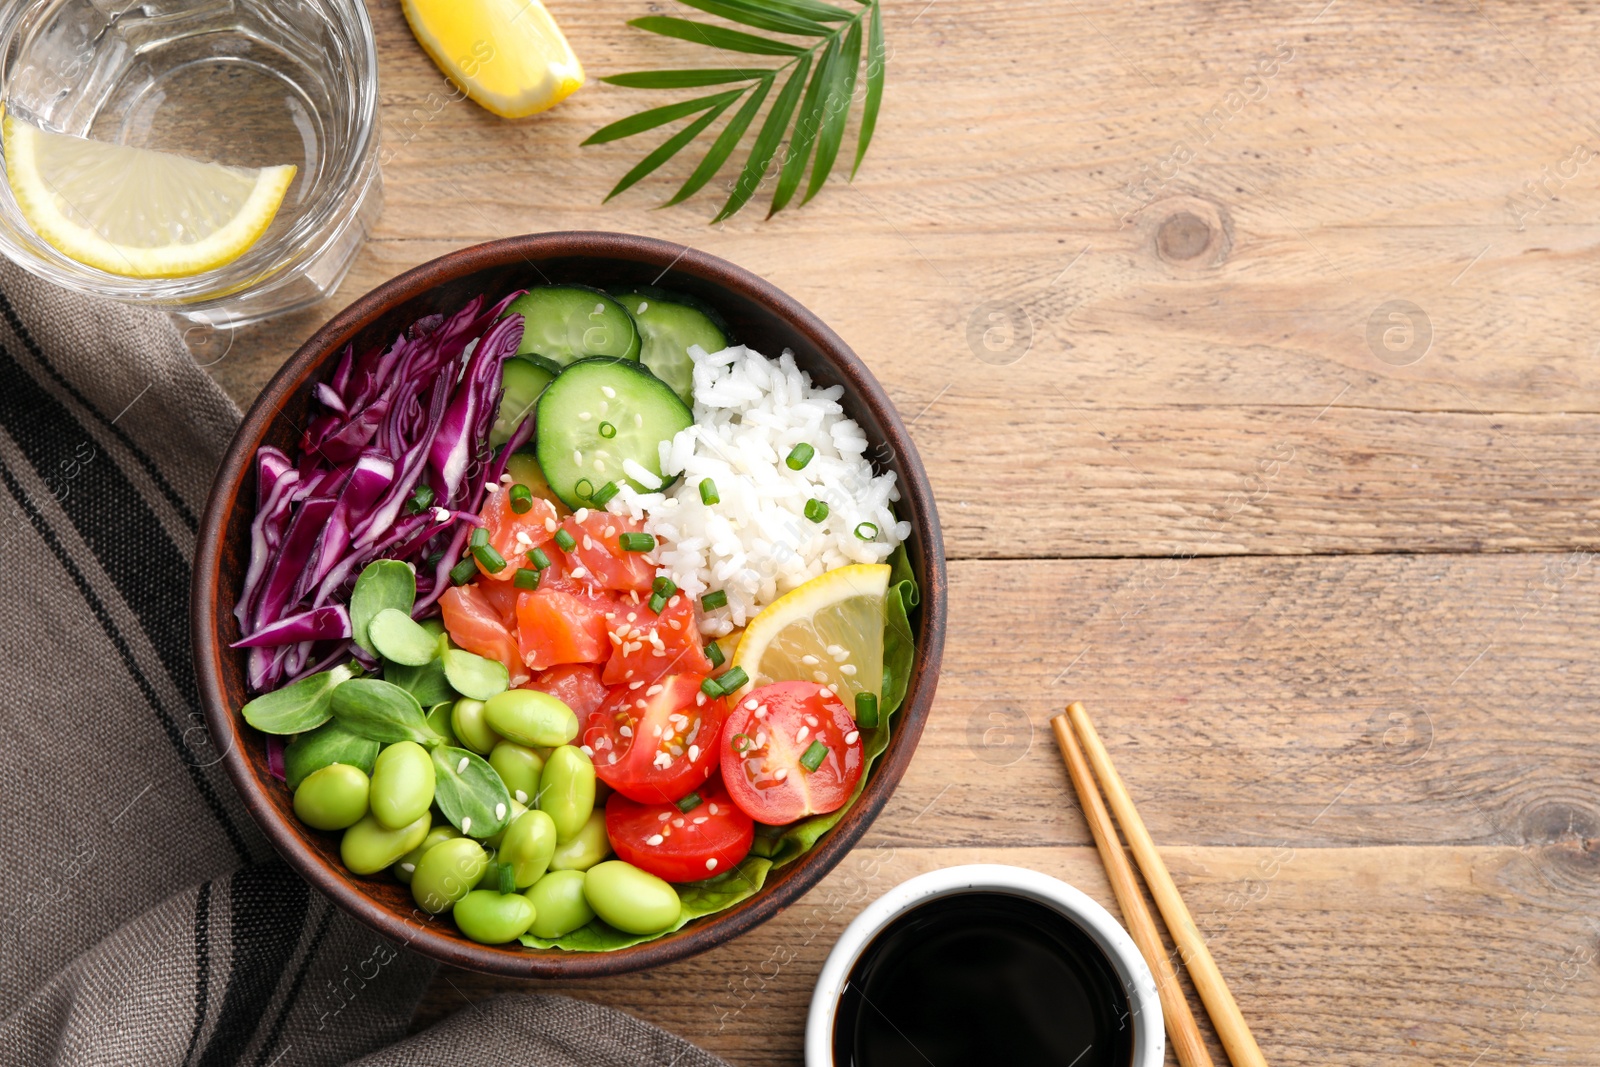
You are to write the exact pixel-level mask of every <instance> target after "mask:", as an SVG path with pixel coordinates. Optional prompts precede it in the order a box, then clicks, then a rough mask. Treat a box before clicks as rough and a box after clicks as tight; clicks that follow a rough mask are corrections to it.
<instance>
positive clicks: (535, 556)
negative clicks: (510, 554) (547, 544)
mask: <svg viewBox="0 0 1600 1067" xmlns="http://www.w3.org/2000/svg"><path fill="white" fill-rule="evenodd" d="M528 562H529V563H531V564H533V565H534V566H535V567H538V568H539V569H540V570H544V569H545V568H546V567H548V566H550V557H549V556H547V555H545V553H544V549H542V548H535V549H533V550H532V551H530V552H529V553H528Z"/></svg>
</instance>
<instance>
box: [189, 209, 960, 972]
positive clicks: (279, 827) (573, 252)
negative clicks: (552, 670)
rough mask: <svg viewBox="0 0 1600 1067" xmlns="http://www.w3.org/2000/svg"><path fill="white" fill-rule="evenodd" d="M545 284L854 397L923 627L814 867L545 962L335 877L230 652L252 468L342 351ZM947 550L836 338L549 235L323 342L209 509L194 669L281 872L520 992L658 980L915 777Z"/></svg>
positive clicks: (768, 298)
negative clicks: (674, 315)
mask: <svg viewBox="0 0 1600 1067" xmlns="http://www.w3.org/2000/svg"><path fill="white" fill-rule="evenodd" d="M546 279H549V280H551V281H558V282H576V283H581V284H585V285H592V286H597V287H602V288H605V287H610V286H615V285H636V284H648V283H655V284H659V285H661V286H663V287H664V288H670V289H674V290H677V291H679V292H683V293H686V294H689V295H691V296H694V297H698V298H699V299H701V300H703V301H705V302H706V303H707V304H710V305H711V306H712V307H714V308H716V309H717V310H718V311H720V312H721V313H722V315H723V316H724V317H725V318H726V319H727V321H728V323H729V325H730V326H731V327H732V329H733V331H734V334H735V336H736V337H737V338H738V339H739V340H740V341H741V342H743V343H747V344H749V345H751V346H752V347H754V348H756V349H758V350H759V351H762V352H766V353H768V354H771V355H776V354H777V353H778V352H780V351H781V350H783V349H785V348H788V349H792V350H793V351H794V354H795V360H796V362H797V363H798V364H799V366H800V367H801V368H802V369H804V370H806V371H808V372H809V373H810V374H811V376H812V377H813V379H814V380H815V381H816V382H817V383H818V384H819V385H824V386H826V385H832V384H836V383H842V384H843V385H844V387H845V395H844V399H843V404H844V407H845V411H846V413H847V414H849V415H850V417H851V418H853V419H855V420H856V421H857V422H858V423H860V425H861V427H862V428H863V429H864V430H865V431H866V436H867V439H868V441H869V442H871V444H872V445H873V446H874V448H873V449H872V450H869V455H873V456H876V457H881V463H880V467H882V468H886V469H889V470H892V471H894V472H895V473H896V474H897V475H898V477H899V484H900V491H901V494H902V495H901V500H900V504H899V511H900V516H901V518H903V519H905V520H907V521H908V522H910V523H911V528H912V534H911V539H910V541H909V542H907V546H906V547H907V551H908V553H909V555H910V559H911V565H912V567H913V568H914V569H915V571H916V575H917V581H918V584H919V585H920V586H921V591H922V603H921V606H920V607H919V608H918V609H917V611H916V612H915V613H914V616H913V618H912V625H913V626H914V627H915V629H916V632H917V655H916V662H915V667H914V670H913V671H912V676H911V681H910V688H909V690H908V692H907V694H906V701H905V704H904V706H903V707H902V709H901V711H900V712H899V714H898V716H897V718H896V729H895V733H894V738H893V740H892V742H891V743H890V745H889V749H888V751H887V752H885V753H884V755H883V757H882V758H881V759H880V760H879V761H878V763H877V765H876V766H875V767H874V769H873V772H872V775H871V777H870V778H869V779H868V782H867V786H866V789H865V790H864V791H863V793H862V794H861V796H860V798H859V799H858V800H857V801H856V803H855V805H854V806H853V807H852V808H851V809H850V811H849V813H848V814H847V815H846V816H845V817H844V818H843V819H842V820H841V821H840V822H839V824H838V825H837V826H836V827H834V829H833V830H832V831H831V832H829V833H828V834H827V835H826V836H824V837H823V838H822V840H821V841H820V842H819V843H818V844H817V846H816V847H815V848H813V849H812V850H811V851H810V852H809V853H807V854H806V855H805V856H804V857H802V858H801V859H800V860H798V861H796V862H794V863H791V864H790V865H788V866H787V867H785V868H783V869H782V870H781V871H777V872H774V874H773V876H772V877H771V878H770V879H769V880H768V882H767V884H766V886H765V887H764V888H763V889H762V891H761V892H760V893H758V894H756V895H755V896H754V897H751V898H750V899H749V900H746V901H745V902H743V903H742V904H739V905H737V906H735V907H733V908H730V909H729V910H727V911H724V912H720V913H718V914H716V915H711V916H707V917H706V918H703V919H697V920H695V921H694V922H691V923H689V924H688V925H687V926H685V927H684V928H683V929H682V930H679V931H677V932H676V933H673V934H669V935H667V936H665V937H661V938H658V939H657V940H655V941H649V942H646V943H644V944H642V945H637V946H635V947H633V948H626V949H620V950H617V951H614V952H599V953H576V952H562V951H559V950H551V951H534V950H530V949H524V948H522V947H520V946H511V947H489V946H485V945H479V944H475V943H474V942H471V941H468V940H467V939H466V938H464V937H462V936H461V935H460V934H458V933H456V931H455V929H454V925H453V924H452V923H449V922H438V921H434V922H422V921H419V920H418V918H417V916H418V915H419V913H418V912H417V910H416V909H415V907H414V905H413V904H412V900H411V895H410V892H409V891H408V889H407V887H405V886H403V885H401V884H399V883H398V882H396V881H394V880H393V879H390V878H388V877H387V876H378V877H373V878H358V877H356V876H354V875H352V874H350V873H349V872H348V871H346V870H345V869H344V867H343V866H342V865H341V864H340V862H339V838H338V835H337V834H331V833H321V832H318V831H315V830H312V829H310V828H309V827H306V826H304V825H302V824H301V823H300V822H299V821H298V820H297V819H296V818H295V817H294V813H293V811H292V809H291V803H290V802H291V798H290V794H289V791H288V789H287V788H286V787H285V786H284V784H283V783H282V782H280V781H278V780H276V779H275V778H273V777H272V775H271V774H270V773H268V770H267V759H266V748H265V739H264V737H263V736H262V735H261V734H259V733H257V732H256V731H254V730H252V729H250V728H248V727H247V726H246V725H245V724H244V721H243V719H241V718H240V716H239V712H238V709H239V708H240V707H241V706H242V705H243V704H244V702H245V700H246V694H245V681H244V679H245V673H244V671H245V658H244V655H243V654H242V653H239V652H236V651H234V650H232V649H230V648H229V647H228V646H229V645H230V644H231V643H232V642H233V641H236V640H238V639H239V636H240V634H239V630H238V625H237V623H236V622H235V620H234V617H233V605H234V600H235V598H236V597H237V595H238V592H239V587H240V585H241V583H242V581H243V577H244V572H245V567H246V564H247V562H248V560H249V552H250V537H249V526H250V522H251V519H252V518H253V510H254V501H255V471H254V464H253V463H252V459H253V458H254V456H255V454H256V450H257V449H258V448H259V447H260V446H262V445H264V444H272V445H276V446H278V447H279V448H282V449H284V450H286V451H289V452H291V454H292V452H293V450H294V447H295V444H296V441H297V439H298V436H299V433H298V430H297V429H296V427H298V426H303V425H304V424H305V418H306V410H307V404H308V401H309V399H310V394H311V390H312V387H313V386H314V385H315V383H316V382H317V381H318V380H320V379H321V378H323V377H324V376H325V375H327V374H328V373H330V372H331V371H332V369H333V366H334V361H335V359H336V358H337V356H338V354H339V353H340V352H341V351H342V350H343V349H344V347H345V346H346V345H347V344H349V343H351V342H352V341H353V342H355V345H356V347H357V349H358V350H360V349H363V348H366V347H368V346H376V345H382V344H387V343H388V342H389V341H390V340H391V339H393V337H394V336H395V335H396V334H397V333H398V332H399V331H400V330H402V329H403V328H404V327H406V326H407V325H409V324H410V323H411V322H413V321H414V320H416V319H418V318H420V317H422V316H423V315H428V314H432V313H434V312H445V313H449V312H451V311H454V310H456V309H457V308H459V307H460V306H461V305H462V304H464V303H465V302H466V301H467V300H469V299H470V298H472V297H473V296H475V295H477V294H479V293H485V292H487V293H492V294H494V295H495V296H499V295H501V294H504V293H508V292H510V291H512V290H514V289H519V288H523V287H526V286H528V285H535V284H542V283H543V282H544V281H545V280H546ZM945 603H946V587H945V573H944V544H943V541H942V540H941V538H940V534H939V519H938V517H937V515H935V513H934V508H933V493H932V492H931V490H930V489H929V487H928V478H927V474H926V473H925V472H924V471H923V469H922V462H921V460H919V459H918V457H917V450H916V447H915V446H914V445H913V444H912V443H911V437H910V435H908V434H907V433H906V428H905V426H904V424H902V423H901V421H900V416H899V415H898V414H896V412H895V409H894V405H893V404H892V403H890V401H889V398H888V397H887V396H885V395H884V392H883V389H882V387H881V386H879V385H878V382H877V380H876V379H874V378H873V376H872V374H871V372H869V371H868V370H867V368H866V367H865V366H864V365H863V364H862V362H861V360H860V359H859V358H857V357H856V355H855V353H854V352H852V351H850V349H849V347H847V346H846V345H845V343H844V342H843V341H841V340H840V339H839V338H838V336H837V335H835V334H834V332H833V331H832V330H830V329H828V327H826V326H825V325H823V324H822V322H820V321H819V320H818V319H817V317H816V316H815V315H813V314H811V313H810V312H809V311H807V310H806V309H805V308H803V307H801V306H800V305H799V304H798V303H796V302H795V301H794V300H793V299H791V298H790V297H789V296H787V295H785V294H784V293H781V292H779V291H778V290H777V289H775V288H773V287H772V286H771V285H770V284H768V283H767V282H765V281H763V280H762V279H760V278H758V277H756V276H755V275H753V274H751V273H749V272H748V271H745V270H741V269H740V268H738V267H736V266H734V265H733V264H731V263H728V262H726V261H724V260H721V259H718V258H716V257H715V256H709V255H706V254H705V253H704V252H697V251H695V250H693V249H690V248H684V247H682V246H681V245H675V244H669V243H667V242H665V241H657V240H654V239H651V238H647V237H636V236H631V235H627V234H614V233H547V234H539V235H536V236H527V237H510V238H506V239H504V240H500V241H492V242H490V243H488V244H483V245H478V246H476V247H474V248H467V249H463V250H462V251H459V252H453V253H451V254H450V255H447V256H443V257H441V258H439V259H436V260H434V261H433V262H431V263H425V264H423V265H422V266H420V267H417V268H415V269H414V270H410V271H407V272H406V273H405V274H402V275H400V276H399V277H398V278H395V279H393V280H392V281H390V282H387V283H385V284H384V285H381V286H379V287H378V288H377V289H374V290H373V291H372V292H370V293H368V294H367V295H366V296H364V297H362V298H361V299H360V300H357V301H356V302H355V303H354V304H352V305H350V307H348V308H346V309H345V310H344V311H343V312H341V313H340V314H338V315H337V316H335V317H334V319H333V320H332V321H331V322H329V323H328V324H327V325H326V326H324V327H323V328H322V329H321V330H319V331H317V333H316V335H315V336H313V337H312V338H311V339H310V340H309V341H307V342H306V343H305V344H304V345H302V346H301V348H300V350H299V351H298V352H296V353H295V354H294V357H293V358H292V359H290V360H289V361H288V362H287V363H285V364H284V366H283V368H282V369H281V370H280V371H278V373H277V375H275V376H274V377H273V379H272V381H271V382H270V383H269V384H268V385H267V387H266V389H265V390H263V391H262V393H261V395H260V397H258V398H257V400H256V402H255V404H254V406H252V407H251V409H250V413H249V414H248V415H246V416H245V420H244V423H243V424H242V425H241V426H240V427H239V432H238V434H237V435H236V436H235V437H234V439H233V444H232V445H231V446H230V447H229V449H228V454H227V456H226V457H225V458H224V459H223V461H222V467H221V469H220V470H219V471H218V473H217V478H216V483H215V484H214V485H213V486H212V488H211V498H210V500H209V501H208V502H207V504H206V513H205V518H204V521H203V522H202V524H201V528H200V538H199V551H198V553H197V557H196V560H195V568H194V588H193V593H192V614H193V618H192V626H193V635H194V649H195V666H196V674H197V675H198V678H199V685H200V696H201V700H202V702H203V703H204V705H205V714H206V723H207V726H208V728H209V729H210V731H211V737H212V740H213V742H214V743H215V744H216V746H217V749H218V751H223V752H226V753H227V755H226V756H225V757H224V762H225V763H226V765H227V768H228V773H229V774H231V775H232V776H233V780H234V783H235V784H236V785H237V786H238V788H239V792H240V793H241V794H243V796H244V801H245V804H246V805H247V806H248V807H249V809H250V812H251V814H252V815H253V816H254V817H255V819H256V821H257V822H258V823H260V825H261V828H262V830H264V831H265V832H266V835H267V837H268V838H270V839H271V840H272V843H273V844H274V845H275V846H276V847H277V849H278V851H280V852H282V853H283V855H284V857H285V858H286V859H287V860H288V861H289V863H290V864H292V865H293V866H294V868H295V869H296V870H298V871H299V872H300V873H301V874H302V875H304V876H305V877H306V879H307V880H308V881H310V882H311V884H312V885H314V886H316V887H317V888H318V889H319V890H321V891H322V892H323V893H326V894H327V895H328V896H330V897H332V898H333V899H334V900H335V901H336V902H337V903H338V904H339V906H340V907H342V908H343V909H344V910H345V911H347V912H349V913H350V914H351V915H354V916H355V917H356V918H357V919H360V920H361V921H362V922H364V923H366V924H367V925H368V926H371V927H372V928H373V929H374V930H376V931H377V932H378V933H379V934H381V935H383V936H384V937H386V938H388V939H390V940H392V941H399V942H401V943H404V944H408V945H410V946H412V947H413V948H415V949H416V950H417V951H419V952H422V953H424V954H426V955H428V956H432V957H434V958H436V959H439V960H442V961H444V962H445V963H450V964H454V965H456V966H458V967H467V968H471V969H473V970H478V971H484V972H487V973H492V974H503V975H510V976H514V977H524V978H526V977H539V978H549V977H557V976H561V977H582V976H590V975H605V974H617V973H621V972H624V971H633V970H638V969H640V968H643V967H652V966H655V965H657V964H661V963H667V962H669V961H672V960H679V959H683V958H684V957H686V956H690V955H693V954H694V953H696V952H703V951H705V950H706V949H708V948H711V947H712V946H713V945H717V944H721V943H722V942H724V941H727V940H728V939H730V938H733V937H737V936H738V935H739V934H742V933H744V932H745V931H746V930H749V929H751V928H753V927H755V926H756V925H758V924H759V923H762V922H765V921H766V920H767V919H770V918H771V917H772V916H774V915H776V914H777V913H778V912H779V911H781V910H782V909H784V908H785V907H787V906H789V905H790V904H793V903H794V902H795V901H797V900H799V899H800V897H801V896H802V895H803V894H804V893H805V892H806V890H808V889H810V888H811V887H812V886H814V885H816V884H817V882H818V881H820V880H821V878H822V877H823V876H824V875H825V874H827V873H828V871H829V870H831V869H832V868H833V866H834V864H836V863H838V862H839V860H840V859H842V858H843V857H844V855H845V853H847V852H848V851H849V850H850V848H851V846H852V845H854V844H855V843H856V841H858V840H859V839H860V837H861V835H862V834H863V833H865V832H866V829H867V827H868V826H870V825H871V824H872V820H873V819H874V818H876V817H877V815H878V812H880V811H882V810H883V806H884V804H885V803H886V802H887V801H888V799H889V795H890V794H891V793H892V792H893V791H894V787H895V784H896V783H897V782H899V781H900V776H901V775H902V774H904V773H905V769H906V765H907V764H908V763H910V762H911V753H912V751H913V750H914V749H915V748H916V745H917V739H918V737H919V736H920V735H921V733H922V726H923V723H924V722H925V721H926V720H927V717H928V711H929V708H930V707H931V706H932V704H933V691H934V685H935V683H936V681H937V679H938V676H939V659H940V655H941V653H942V651H943V647H944V624H945Z"/></svg>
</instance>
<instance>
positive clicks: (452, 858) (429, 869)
mask: <svg viewBox="0 0 1600 1067" xmlns="http://www.w3.org/2000/svg"><path fill="white" fill-rule="evenodd" d="M488 869H489V856H488V853H486V852H484V851H483V846H482V845H480V844H478V843H477V842H476V841H474V840H473V839H472V838H470V837H454V838H451V839H450V840H449V841H442V842H440V843H439V844H437V845H435V846H433V847H432V848H430V849H429V850H428V851H426V852H424V853H423V854H422V858H421V859H420V860H418V861H417V869H416V870H415V871H412V872H411V898H412V899H413V900H415V901H416V902H417V906H418V907H420V908H422V910H423V911H426V912H430V913H432V914H434V915H438V914H439V913H440V912H445V911H449V910H450V908H451V906H452V905H454V904H455V903H456V901H458V900H460V899H461V898H462V897H464V896H466V895H467V894H468V893H470V892H472V890H473V888H474V887H475V886H477V884H478V882H479V881H481V880H482V878H483V875H484V872H485V871H487V870H488Z"/></svg>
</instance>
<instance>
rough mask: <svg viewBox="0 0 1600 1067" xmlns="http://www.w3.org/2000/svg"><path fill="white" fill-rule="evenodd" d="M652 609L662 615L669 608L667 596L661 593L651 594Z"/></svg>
mask: <svg viewBox="0 0 1600 1067" xmlns="http://www.w3.org/2000/svg"><path fill="white" fill-rule="evenodd" d="M650 610H651V611H653V612H655V613H656V614H657V615H660V614H661V613H662V612H663V611H666V610H667V598H666V597H664V596H662V595H661V594H660V593H652V594H650Z"/></svg>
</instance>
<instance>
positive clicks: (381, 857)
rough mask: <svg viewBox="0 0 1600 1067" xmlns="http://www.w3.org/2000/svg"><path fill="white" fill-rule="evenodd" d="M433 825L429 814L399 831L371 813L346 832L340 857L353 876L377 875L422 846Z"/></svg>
mask: <svg viewBox="0 0 1600 1067" xmlns="http://www.w3.org/2000/svg"><path fill="white" fill-rule="evenodd" d="M432 826H433V815H432V814H431V813H430V812H426V811H425V812H423V813H422V817H421V818H420V819H418V820H417V821H416V822H414V823H411V824H409V825H407V826H402V827H401V828H400V829H398V830H390V829H388V828H386V827H385V826H384V825H383V824H382V823H380V822H379V821H378V820H377V819H375V818H373V817H372V813H371V812H368V813H367V814H365V815H363V816H362V817H361V821H360V822H358V823H356V824H355V825H354V826H352V827H350V829H348V830H346V831H345V832H344V838H343V839H342V840H341V841H340V842H339V858H340V859H342V860H344V865H345V866H346V867H348V868H350V872H351V873H352V874H377V873H378V872H379V871H381V870H383V869H384V868H385V867H387V866H389V865H390V864H392V863H394V861H395V860H398V859H399V858H400V857H401V856H404V855H405V854H406V853H407V852H410V851H411V850H412V849H414V848H416V847H417V846H418V845H420V844H422V841H423V839H424V838H425V837H427V836H428V830H429V829H431V828H432Z"/></svg>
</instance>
